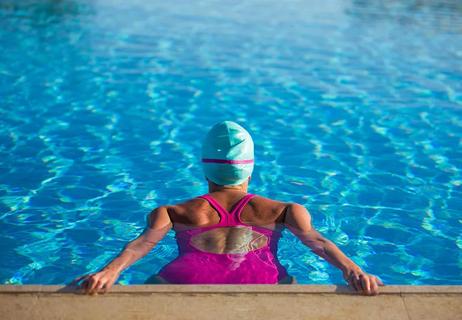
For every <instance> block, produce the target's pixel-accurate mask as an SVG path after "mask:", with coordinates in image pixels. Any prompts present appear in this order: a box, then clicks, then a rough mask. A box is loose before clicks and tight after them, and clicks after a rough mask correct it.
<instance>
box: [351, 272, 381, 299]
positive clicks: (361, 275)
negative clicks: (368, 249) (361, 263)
mask: <svg viewBox="0 0 462 320" xmlns="http://www.w3.org/2000/svg"><path fill="white" fill-rule="evenodd" d="M343 278H344V279H345V280H346V281H347V282H348V285H349V286H350V287H352V288H353V289H354V290H355V291H357V292H359V293H362V294H364V295H368V296H375V295H377V294H379V286H384V284H383V282H382V280H380V279H379V278H378V277H376V276H374V275H373V274H367V273H365V272H364V271H362V270H361V269H356V270H348V271H346V272H344V274H343Z"/></svg>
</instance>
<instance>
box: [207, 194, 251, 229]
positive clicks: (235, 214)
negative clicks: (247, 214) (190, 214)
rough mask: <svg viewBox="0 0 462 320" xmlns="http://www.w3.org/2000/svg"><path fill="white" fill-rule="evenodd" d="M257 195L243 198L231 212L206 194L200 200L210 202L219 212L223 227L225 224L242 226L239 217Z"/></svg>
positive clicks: (247, 195) (248, 195)
mask: <svg viewBox="0 0 462 320" xmlns="http://www.w3.org/2000/svg"><path fill="white" fill-rule="evenodd" d="M254 196H255V195H254V194H250V193H248V194H246V195H245V196H244V197H242V198H241V199H240V200H239V201H238V202H237V203H236V204H235V205H234V206H233V209H232V210H231V212H228V211H227V210H226V209H225V208H223V207H222V206H221V204H220V203H218V201H217V200H215V199H214V198H213V197H212V196H211V195H209V194H205V195H202V196H199V197H198V198H202V199H205V200H207V201H208V203H209V204H210V205H211V206H212V207H213V208H214V209H215V210H216V211H217V212H218V214H219V215H220V217H221V219H220V222H219V224H220V225H222V224H224V223H226V224H229V223H230V222H231V224H233V225H235V224H240V220H239V216H240V214H241V212H242V210H243V209H244V207H245V205H246V204H247V203H248V202H249V201H250V199H252V198H253V197H254Z"/></svg>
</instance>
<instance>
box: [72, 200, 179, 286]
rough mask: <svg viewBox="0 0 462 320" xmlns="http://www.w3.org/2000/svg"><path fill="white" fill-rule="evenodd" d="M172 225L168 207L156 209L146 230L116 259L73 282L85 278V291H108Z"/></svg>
mask: <svg viewBox="0 0 462 320" xmlns="http://www.w3.org/2000/svg"><path fill="white" fill-rule="evenodd" d="M171 227H172V222H171V221H170V217H169V215H168V212H167V208H166V207H159V208H157V209H154V210H153V211H152V212H151V213H150V214H149V215H148V216H147V225H146V228H145V229H144V231H143V232H142V233H141V234H140V235H139V236H138V237H137V238H136V239H135V240H133V241H131V242H129V243H128V244H127V245H126V246H125V247H124V248H123V250H122V251H121V253H120V254H119V255H118V256H117V257H116V258H115V259H113V260H112V261H111V262H109V263H108V264H107V265H106V266H105V267H104V268H102V269H101V270H100V271H99V272H96V273H93V274H89V275H84V276H82V277H79V278H77V279H75V280H74V281H73V282H79V281H81V280H83V282H82V284H81V288H82V289H84V291H85V293H90V294H94V293H97V292H102V293H104V292H106V291H108V290H109V289H110V288H111V287H112V285H113V284H114V283H115V282H116V280H117V278H118V277H119V275H120V274H121V273H122V271H123V270H125V269H126V268H128V267H129V266H131V265H132V264H133V263H135V262H136V261H138V260H139V259H141V258H142V257H144V256H145V255H147V254H148V253H149V252H150V251H151V250H152V249H153V248H154V246H155V245H156V244H157V243H158V242H159V241H160V240H161V239H162V238H163V237H164V236H165V235H166V234H167V232H168V231H169V230H170V228H171Z"/></svg>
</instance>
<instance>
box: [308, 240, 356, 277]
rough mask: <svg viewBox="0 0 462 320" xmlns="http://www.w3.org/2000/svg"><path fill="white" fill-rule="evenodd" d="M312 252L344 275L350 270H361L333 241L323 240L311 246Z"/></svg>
mask: <svg viewBox="0 0 462 320" xmlns="http://www.w3.org/2000/svg"><path fill="white" fill-rule="evenodd" d="M310 247H311V250H312V251H313V252H314V253H316V254H317V255H319V256H320V257H322V258H324V259H325V260H326V261H328V262H329V263H330V264H332V265H334V266H335V267H337V268H339V269H340V270H341V271H342V272H343V273H346V272H348V271H350V270H361V268H360V267H359V266H358V265H357V264H355V263H354V262H353V261H352V260H351V259H350V258H348V257H347V256H346V255H345V254H344V253H343V252H342V251H341V250H340V249H339V248H338V247H337V246H336V245H335V244H334V243H333V242H332V241H330V240H327V239H322V240H318V241H316V243H315V244H311V245H310Z"/></svg>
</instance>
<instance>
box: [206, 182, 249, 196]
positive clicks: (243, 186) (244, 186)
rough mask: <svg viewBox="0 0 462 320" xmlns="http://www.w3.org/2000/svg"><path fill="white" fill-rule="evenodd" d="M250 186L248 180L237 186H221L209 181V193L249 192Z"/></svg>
mask: <svg viewBox="0 0 462 320" xmlns="http://www.w3.org/2000/svg"><path fill="white" fill-rule="evenodd" d="M248 186H249V184H248V182H247V181H246V182H244V183H242V184H238V185H236V186H220V185H218V184H215V183H213V182H211V181H209V193H210V192H218V191H241V192H245V193H247V189H248Z"/></svg>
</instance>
